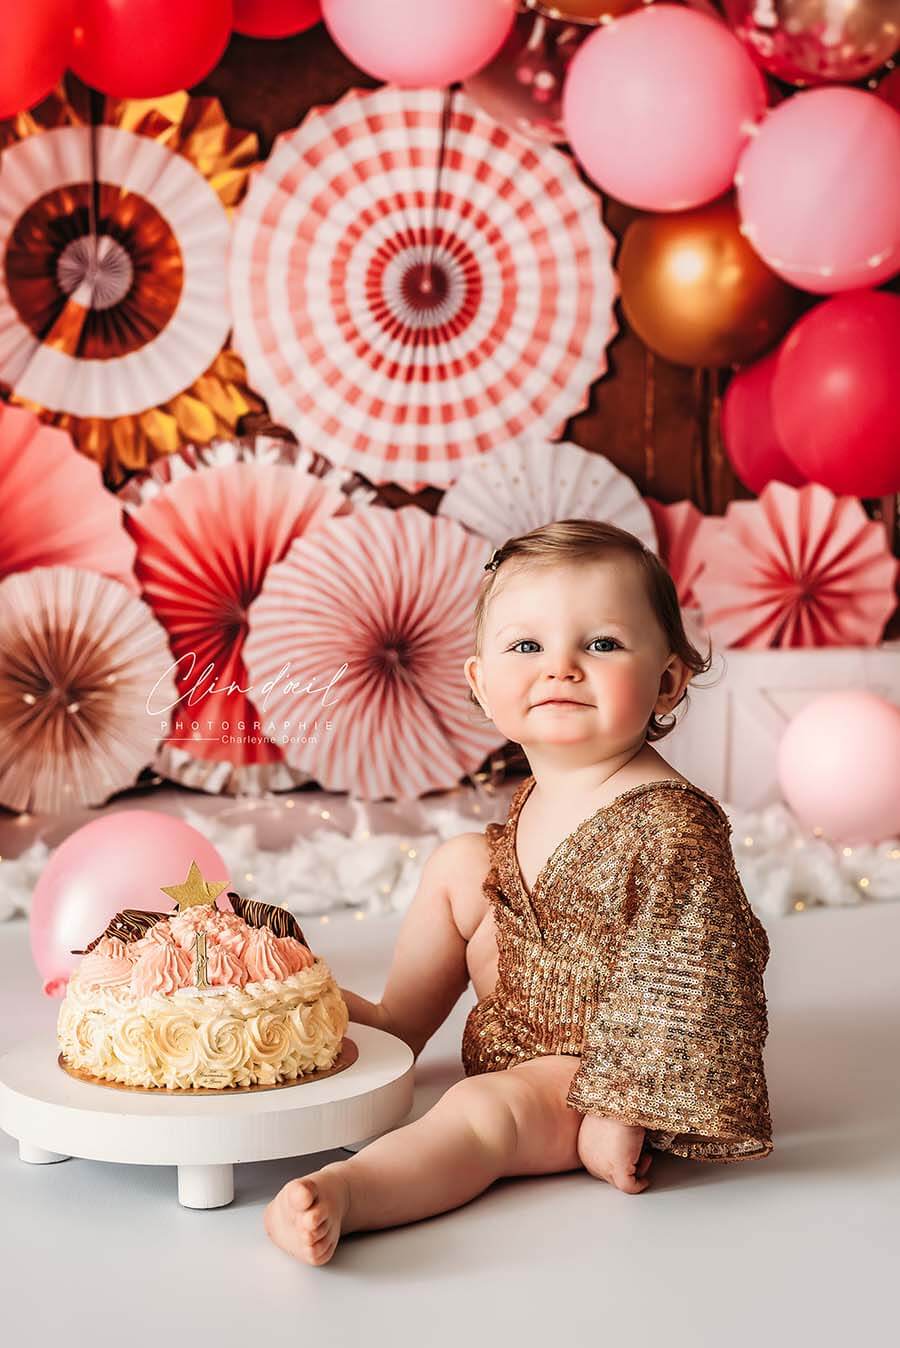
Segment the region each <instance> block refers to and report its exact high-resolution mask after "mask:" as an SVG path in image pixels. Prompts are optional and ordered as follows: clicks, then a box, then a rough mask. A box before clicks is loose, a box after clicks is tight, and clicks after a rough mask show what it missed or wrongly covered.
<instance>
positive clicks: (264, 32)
mask: <svg viewBox="0 0 900 1348" xmlns="http://www.w3.org/2000/svg"><path fill="white" fill-rule="evenodd" d="M321 17H322V6H321V5H320V4H319V0H234V31H235V32H236V33H244V34H245V36H247V37H292V36H293V35H294V33H302V32H304V31H305V30H306V29H307V28H312V26H313V24H314V23H318V22H319V20H320V19H321Z"/></svg>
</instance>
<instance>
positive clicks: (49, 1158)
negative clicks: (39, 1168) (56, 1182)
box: [19, 1141, 69, 1165]
mask: <svg viewBox="0 0 900 1348" xmlns="http://www.w3.org/2000/svg"><path fill="white" fill-rule="evenodd" d="M19 1160H20V1161H27V1162H28V1164H29V1165H53V1164H54V1163H55V1162H56V1161H68V1160H69V1157H68V1156H61V1155H60V1153H59V1152H58V1151H44V1148H43V1147H34V1146H32V1144H31V1143H30V1142H22V1141H20V1142H19Z"/></svg>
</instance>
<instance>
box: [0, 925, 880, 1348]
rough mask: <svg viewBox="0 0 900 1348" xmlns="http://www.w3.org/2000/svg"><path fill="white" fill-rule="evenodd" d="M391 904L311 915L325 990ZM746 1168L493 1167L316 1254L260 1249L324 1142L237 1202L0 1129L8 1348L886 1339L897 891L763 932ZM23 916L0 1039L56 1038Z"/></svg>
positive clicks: (440, 1047)
mask: <svg viewBox="0 0 900 1348" xmlns="http://www.w3.org/2000/svg"><path fill="white" fill-rule="evenodd" d="M399 921H400V918H399V916H397V917H387V918H380V917H376V918H372V917H366V918H365V919H363V920H359V919H357V918H355V917H354V916H353V915H352V914H347V915H343V914H341V915H338V916H335V915H332V917H331V918H330V920H329V921H328V922H327V923H320V922H319V921H318V920H317V919H309V918H307V919H305V921H304V929H305V930H306V934H307V936H308V939H309V940H310V943H311V944H313V945H314V947H315V948H317V949H318V950H319V951H320V952H321V953H322V955H323V956H324V957H325V958H326V959H327V960H328V961H329V963H330V964H331V966H332V968H333V969H334V970H335V973H336V976H337V978H338V981H339V982H340V983H341V984H342V985H343V986H345V987H350V988H353V989H354V990H356V991H358V992H360V993H361V994H363V995H364V996H368V997H377V996H378V995H379V994H380V992H381V989H382V986H383V980H384V974H385V972H386V969H387V966H388V962H389V957H390V950H391V945H392V940H393V936H394V933H395V932H396V928H397V926H398V924H399ZM768 928H769V934H770V938H771V941H772V947H773V955H772V960H771V963H770V966H769V972H768V975H767V984H766V986H767V991H768V997H769V1012H770V1037H769V1044H768V1047H767V1054H766V1066H767V1075H768V1080H769V1088H770V1093H771V1102H772V1113H773V1119H774V1124H775V1151H774V1152H773V1154H772V1155H771V1156H770V1157H769V1158H768V1159H767V1160H764V1161H751V1162H745V1163H743V1164H739V1165H729V1166H714V1165H701V1164H697V1163H692V1162H689V1161H682V1160H679V1159H677V1158H661V1157H660V1156H659V1154H657V1158H656V1160H655V1161H654V1167H653V1168H654V1171H655V1180H654V1183H653V1185H652V1186H651V1188H650V1189H649V1190H647V1191H646V1193H644V1194H641V1195H638V1196H629V1195H626V1194H621V1193H619V1192H617V1191H616V1190H614V1189H612V1188H610V1187H609V1186H608V1185H606V1184H603V1183H602V1182H600V1181H597V1180H594V1179H592V1178H591V1177H590V1176H588V1175H587V1174H586V1173H584V1172H572V1173H570V1174H566V1175H558V1176H548V1177H542V1178H536V1179H524V1180H508V1181H503V1182H501V1183H500V1184H497V1185H495V1186H494V1187H493V1188H492V1189H491V1190H490V1191H489V1192H488V1193H487V1194H485V1195H483V1196H482V1197H481V1198H478V1199H476V1200H474V1201H473V1202H472V1203H470V1204H468V1205H467V1206H466V1207H464V1208H461V1209H459V1210H458V1211H456V1212H454V1213H449V1214H446V1215H444V1216H440V1217H435V1218H432V1219H430V1220H428V1221H425V1222H419V1223H417V1224H415V1225H413V1226H409V1227H405V1228H397V1229H395V1230H389V1231H381V1232H374V1233H369V1234H357V1235H352V1236H350V1237H348V1238H347V1240H346V1241H344V1242H343V1243H342V1244H341V1246H340V1248H339V1250H338V1252H337V1254H336V1256H335V1258H334V1259H333V1260H332V1261H331V1263H330V1264H328V1265H326V1266H325V1267H323V1268H308V1267H305V1266H301V1265H299V1264H296V1263H294V1262H293V1261H292V1260H290V1259H289V1258H288V1257H287V1256H286V1255H283V1254H282V1253H281V1252H280V1251H279V1250H277V1249H275V1247H274V1246H272V1245H271V1244H270V1243H269V1241H268V1240H267V1238H266V1236H265V1233H264V1231H263V1227H262V1211H263V1208H264V1206H265V1204H266V1203H267V1202H268V1200H269V1198H270V1197H271V1196H272V1194H273V1193H274V1192H275V1191H276V1190H277V1189H278V1188H279V1187H280V1185H281V1184H283V1183H284V1182H285V1180H287V1179H288V1178H290V1177H291V1176H293V1175H296V1174H302V1173H305V1172H306V1171H307V1170H312V1169H315V1168H316V1167H317V1166H318V1165H320V1164H323V1163H324V1161H325V1160H326V1159H327V1160H331V1159H334V1158H335V1157H340V1156H344V1155H346V1153H344V1152H336V1153H326V1154H324V1155H321V1156H314V1157H305V1158H303V1159H302V1160H298V1161H293V1162H291V1161H284V1162H269V1163H264V1164H259V1165H247V1166H240V1167H237V1169H236V1197H235V1202H234V1204H233V1206H231V1207H230V1208H224V1209H220V1210H218V1211H209V1212H194V1211H188V1210H186V1209H184V1208H181V1207H179V1205H178V1203H177V1201H176V1197H175V1173H174V1171H172V1170H168V1169H157V1168H154V1167H149V1166H146V1167H141V1166H115V1165H102V1164H100V1163H95V1162H88V1161H80V1160H71V1161H67V1162H65V1163H63V1164H60V1165H51V1166H42V1167H34V1166H27V1165H24V1164H22V1163H20V1162H19V1160H18V1159H17V1156H16V1148H15V1143H14V1142H13V1140H12V1139H11V1138H8V1137H6V1136H5V1135H3V1134H0V1213H2V1227H0V1297H2V1300H0V1334H2V1340H3V1342H5V1343H9V1344H23V1343H28V1344H35V1345H38V1346H39V1348H44V1345H47V1346H48V1348H49V1345H50V1344H53V1343H57V1342H62V1341H65V1342H66V1343H68V1344H76V1345H81V1344H84V1345H90V1348H105V1346H106V1345H113V1344H116V1345H121V1344H122V1343H125V1344H127V1345H128V1348H144V1345H147V1346H148V1348H149V1345H153V1348H159V1344H160V1343H161V1342H169V1343H171V1344H173V1345H176V1348H180V1346H181V1345H182V1344H185V1345H186V1344H188V1343H191V1342H193V1343H197V1344H201V1345H205V1344H206V1343H208V1342H212V1341H213V1340H214V1339H215V1341H216V1342H217V1344H219V1345H220V1346H223V1345H229V1344H235V1345H237V1344H243V1343H248V1342H249V1343H252V1344H253V1345H256V1346H259V1345H281V1344H284V1345H288V1344H290V1345H292V1348H293V1346H294V1345H302V1344H306V1343H309V1344H314V1345H315V1348H324V1346H325V1345H330V1344H340V1345H356V1344H357V1343H363V1342H365V1343H366V1344H367V1345H378V1346H379V1348H380V1346H381V1345H384V1348H388V1345H390V1348H404V1346H405V1345H407V1344H408V1345H413V1344H415V1345H419V1344H421V1343H423V1342H424V1343H425V1344H427V1345H429V1348H431V1345H445V1344H446V1345H450V1344H454V1345H466V1346H468V1345H471V1346H472V1348H482V1345H485V1346H486V1345H488V1344H493V1343H495V1342H496V1341H497V1340H498V1337H499V1336H501V1335H502V1336H503V1339H504V1342H505V1341H507V1340H509V1341H510V1342H513V1343H515V1344H517V1345H522V1348H525V1346H526V1345H532V1344H534V1345H539V1344H540V1345H546V1344H547V1343H548V1342H549V1343H552V1344H553V1345H560V1346H561V1345H564V1344H565V1345H572V1344H575V1345H582V1344H584V1345H585V1346H586V1348H587V1345H590V1348H597V1346H599V1345H603V1344H609V1345H625V1344H629V1345H638V1346H639V1348H643V1345H654V1348H655V1346H656V1345H659V1348H682V1345H683V1346H684V1348H688V1345H690V1346H691V1348H697V1346H698V1345H702V1348H707V1345H708V1346H709V1348H744V1345H746V1348H751V1346H752V1348H760V1345H766V1346H769V1348H781V1345H783V1344H785V1345H786V1344H789V1343H790V1344H800V1345H802V1346H803V1348H805V1346H806V1345H807V1344H810V1345H811V1344H816V1345H835V1346H836V1348H837V1345H845V1344H846V1343H847V1341H848V1340H849V1341H850V1342H852V1343H853V1344H870V1343H881V1342H884V1341H886V1340H889V1339H890V1338H891V1337H892V1335H893V1334H895V1333H896V1321H897V1311H896V1304H897V1303H896V1269H897V1258H898V1255H900V1155H898V1139H900V1052H898V1043H900V1034H898V1031H900V990H898V988H900V977H898V969H900V904H883V905H880V906H876V905H866V906H865V907H863V908H858V909H853V910H851V909H846V910H827V911H826V910H817V911H811V912H808V913H805V914H801V915H797V916H792V917H789V918H785V919H781V920H771V921H770V922H769V923H768ZM471 1000H472V996H471V993H469V994H467V995H466V997H465V998H463V1000H462V1001H461V1002H460V1003H459V1005H458V1006H457V1008H456V1010H455V1011H454V1013H453V1015H452V1017H451V1018H450V1020H449V1021H448V1022H447V1024H446V1025H445V1026H444V1027H443V1029H442V1030H441V1031H440V1032H439V1034H438V1035H436V1036H435V1038H434V1039H433V1040H432V1042H431V1043H430V1044H429V1045H428V1047H427V1048H426V1050H425V1052H424V1053H423V1055H422V1057H421V1058H420V1060H419V1064H418V1068H417V1080H418V1087H417V1100H416V1113H418V1112H421V1111H423V1110H424V1109H426V1108H428V1107H429V1106H430V1104H431V1103H432V1102H433V1101H434V1099H435V1098H436V1097H437V1096H438V1095H439V1094H440V1093H441V1092H442V1091H443V1090H444V1089H446V1087H447V1086H448V1085H449V1084H450V1083H451V1082H452V1081H453V1080H455V1079H456V1078H457V1077H459V1076H461V1075H462V1069H461V1066H460V1062H459V1043H460V1035H461V1029H462V1023H463V1020H464V1018H465V1014H466V1012H467V1010H468V1008H469V1006H470V1005H471ZM56 1010H57V1003H55V1002H49V1001H46V1000H45V999H44V998H43V997H42V996H41V995H40V993H39V991H38V983H37V979H36V977H35V974H34V971H33V967H32V965H31V960H30V955H29V951H28V935H27V925H26V923H25V922H24V921H14V922H8V923H5V924H0V1052H3V1051H5V1049H6V1048H7V1047H9V1046H11V1045H12V1044H13V1043H15V1042H16V1041H17V1040H18V1039H20V1038H23V1037H25V1036H27V1035H31V1034H34V1033H37V1032H39V1031H41V1030H46V1033H47V1035H48V1036H50V1037H52V1035H53V1027H54V1020H55V1015H56Z"/></svg>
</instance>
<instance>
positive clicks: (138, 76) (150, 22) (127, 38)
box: [71, 0, 232, 98]
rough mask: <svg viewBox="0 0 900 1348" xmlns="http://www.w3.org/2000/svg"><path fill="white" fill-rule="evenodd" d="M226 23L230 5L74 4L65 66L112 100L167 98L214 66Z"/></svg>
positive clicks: (123, 0)
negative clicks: (74, 17)
mask: <svg viewBox="0 0 900 1348" xmlns="http://www.w3.org/2000/svg"><path fill="white" fill-rule="evenodd" d="M231 19H232V9H231V0H190V3H181V4H179V3H177V0H78V9H77V21H76V25H75V35H74V43H73V48H72V59H71V66H72V69H73V70H74V71H75V74H76V75H77V76H78V77H79V79H82V80H84V82H85V84H90V85H93V87H94V88H95V89H100V90H101V91H102V92H103V93H104V94H110V95H111V96H112V97H113V98H156V97H158V96H161V95H162V94H171V93H174V92H175V90H176V89H187V88H190V86H191V85H192V84H196V83H197V82H198V81H199V80H202V79H203V77H204V75H208V74H209V72H210V71H211V70H212V68H213V66H214V65H217V64H218V61H219V58H220V57H221V55H222V53H223V52H224V50H225V48H226V47H227V45H228V39H229V37H230V36H231Z"/></svg>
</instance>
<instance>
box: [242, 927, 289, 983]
mask: <svg viewBox="0 0 900 1348" xmlns="http://www.w3.org/2000/svg"><path fill="white" fill-rule="evenodd" d="M285 939H286V938H279V937H277V936H276V935H275V934H274V932H272V931H270V930H269V928H268V927H251V928H250V931H249V933H248V936H247V949H246V950H245V951H244V963H245V965H246V966H247V975H248V977H249V980H250V982H251V983H261V982H263V980H264V979H266V978H274V979H278V980H279V981H283V980H284V979H285V978H289V977H290V974H291V972H292V971H291V960H290V956H289V955H288V954H287V953H285V951H284V950H282V949H281V947H282V945H283V944H284V940H285ZM294 944H295V945H296V944H297V943H296V942H294Z"/></svg>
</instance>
